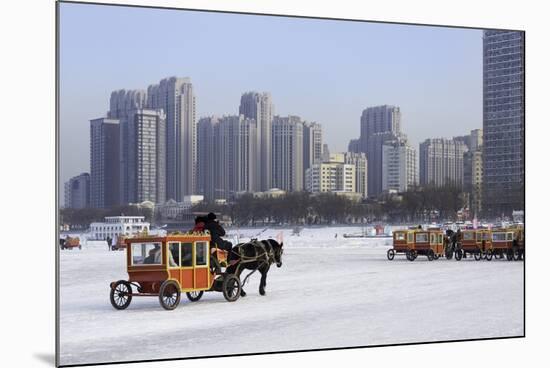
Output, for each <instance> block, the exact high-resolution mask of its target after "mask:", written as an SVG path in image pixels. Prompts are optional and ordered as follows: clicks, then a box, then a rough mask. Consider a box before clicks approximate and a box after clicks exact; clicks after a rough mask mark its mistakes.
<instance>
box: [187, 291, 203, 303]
mask: <svg viewBox="0 0 550 368" xmlns="http://www.w3.org/2000/svg"><path fill="white" fill-rule="evenodd" d="M202 294H204V291H191V292H189V293H185V295H187V299H189V300H191V301H192V302H198V301H199V300H200V298H201V297H202Z"/></svg>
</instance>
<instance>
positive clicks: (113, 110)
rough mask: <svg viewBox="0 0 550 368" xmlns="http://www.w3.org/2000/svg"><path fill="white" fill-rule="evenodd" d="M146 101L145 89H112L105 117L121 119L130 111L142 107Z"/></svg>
mask: <svg viewBox="0 0 550 368" xmlns="http://www.w3.org/2000/svg"><path fill="white" fill-rule="evenodd" d="M146 103H147V93H146V92H145V90H141V89H135V90H125V89H120V90H117V91H113V92H111V98H110V100H109V112H108V113H107V117H108V118H110V119H123V118H125V117H126V116H127V115H128V113H129V112H130V111H133V110H136V109H142V108H144V107H145V106H146Z"/></svg>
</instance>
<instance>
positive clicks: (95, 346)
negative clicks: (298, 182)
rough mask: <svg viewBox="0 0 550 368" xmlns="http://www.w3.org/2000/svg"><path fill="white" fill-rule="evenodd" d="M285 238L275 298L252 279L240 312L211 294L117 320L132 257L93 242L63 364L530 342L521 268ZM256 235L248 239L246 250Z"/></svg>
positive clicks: (69, 264) (74, 265)
mask: <svg viewBox="0 0 550 368" xmlns="http://www.w3.org/2000/svg"><path fill="white" fill-rule="evenodd" d="M280 231H281V230H279V229H277V230H269V231H266V232H265V233H263V234H262V236H261V237H262V238H266V237H269V236H272V237H275V236H276V235H277V233H279V232H280ZM282 231H283V233H284V248H285V253H284V256H283V266H282V267H281V268H276V267H273V268H272V269H271V270H270V272H269V274H268V278H267V288H266V290H267V295H266V296H260V295H259V293H258V285H259V275H254V276H252V277H251V281H250V282H249V283H248V284H247V285H246V288H245V290H246V291H247V292H248V295H247V296H246V297H245V298H240V299H239V300H238V301H236V302H235V303H228V302H226V301H225V299H224V298H223V295H222V294H221V293H216V292H212V293H205V295H204V296H203V298H202V299H201V300H200V301H199V302H196V303H191V302H189V301H188V300H187V298H185V296H182V302H181V303H180V305H179V307H178V308H177V309H176V310H174V311H165V310H164V309H162V307H161V306H160V305H159V302H158V299H157V298H154V297H151V298H134V299H133V300H132V304H131V305H130V306H129V307H128V309H126V310H123V311H117V310H115V309H113V307H112V306H111V304H110V302H109V283H110V282H111V281H115V280H119V279H126V278H127V274H126V270H125V259H124V254H125V252H108V251H107V245H106V243H103V242H92V241H89V242H87V243H86V244H85V245H84V246H83V249H82V250H81V251H79V250H70V251H62V252H61V255H60V283H61V285H60V296H61V306H60V343H61V356H60V363H61V364H63V365H66V364H85V363H100V362H117V361H128V360H141V359H162V358H181V357H192V356H207V355H227V354H238V353H255V352H266V351H285V350H286V351H288V350H302V349H319V348H330V347H346V346H366V345H379V344H395V343H407V342H427V341H437V340H456V339H471V338H484V337H500V336H518V335H523V329H524V325H523V262H508V261H506V260H496V261H495V260H493V261H491V262H488V261H479V262H476V261H474V260H473V259H467V260H462V261H460V262H457V261H454V260H452V261H447V260H438V261H433V262H428V261H427V259H426V258H425V257H422V256H420V257H419V258H417V260H416V261H414V262H409V261H407V260H405V258H404V257H402V256H401V257H396V259H395V260H393V261H388V260H387V259H386V250H387V249H388V248H389V247H390V246H391V239H345V238H343V237H342V234H343V233H351V232H357V228H343V227H340V228H334V227H332V228H322V229H319V228H311V229H304V230H303V231H302V234H301V235H300V236H291V233H292V230H289V229H287V230H282ZM257 232H258V230H248V231H247V230H241V231H240V234H241V240H243V238H242V236H243V235H244V236H246V235H248V236H253V235H254V234H256V233H257ZM231 233H234V232H231ZM335 233H338V237H337V238H335V237H334V235H335Z"/></svg>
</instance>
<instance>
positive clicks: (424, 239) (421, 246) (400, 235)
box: [387, 229, 446, 261]
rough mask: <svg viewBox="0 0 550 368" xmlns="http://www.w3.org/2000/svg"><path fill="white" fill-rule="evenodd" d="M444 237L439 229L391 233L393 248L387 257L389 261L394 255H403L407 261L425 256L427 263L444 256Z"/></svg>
mask: <svg viewBox="0 0 550 368" xmlns="http://www.w3.org/2000/svg"><path fill="white" fill-rule="evenodd" d="M445 249H446V237H445V234H444V233H443V231H442V230H440V229H429V230H422V229H410V230H396V231H394V232H393V247H392V248H391V249H389V250H388V252H387V257H388V259H389V260H390V261H391V260H393V259H394V257H395V255H396V254H399V253H403V254H405V257H406V258H407V259H408V260H409V261H414V260H415V259H416V258H417V257H418V256H419V255H425V256H426V257H427V258H428V260H429V261H433V260H434V259H438V258H439V257H443V256H445Z"/></svg>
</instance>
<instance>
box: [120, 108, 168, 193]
mask: <svg viewBox="0 0 550 368" xmlns="http://www.w3.org/2000/svg"><path fill="white" fill-rule="evenodd" d="M120 125H121V137H120V141H121V146H123V147H125V148H126V149H125V150H121V180H120V182H121V186H120V188H121V192H120V193H121V201H122V203H139V202H143V201H151V202H153V203H163V202H164V201H165V200H166V189H165V188H166V164H165V163H166V151H165V149H166V143H165V142H166V121H165V115H164V112H163V110H161V109H159V110H150V109H138V110H133V111H131V112H128V113H127V114H126V117H124V118H122V119H121V121H120ZM123 132H124V135H123V134H122V133H123Z"/></svg>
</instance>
